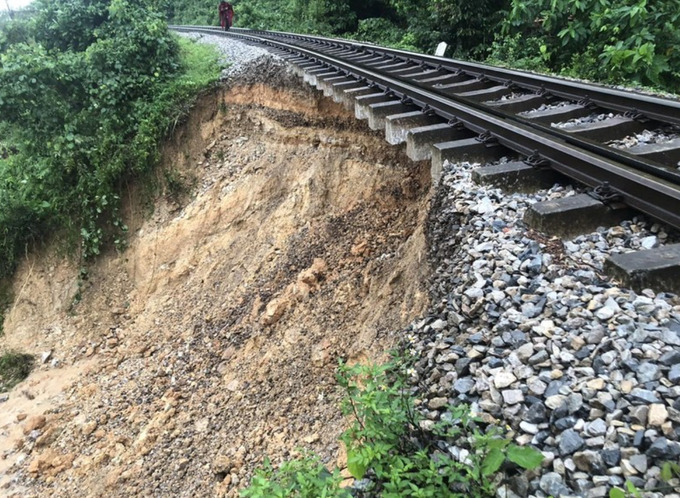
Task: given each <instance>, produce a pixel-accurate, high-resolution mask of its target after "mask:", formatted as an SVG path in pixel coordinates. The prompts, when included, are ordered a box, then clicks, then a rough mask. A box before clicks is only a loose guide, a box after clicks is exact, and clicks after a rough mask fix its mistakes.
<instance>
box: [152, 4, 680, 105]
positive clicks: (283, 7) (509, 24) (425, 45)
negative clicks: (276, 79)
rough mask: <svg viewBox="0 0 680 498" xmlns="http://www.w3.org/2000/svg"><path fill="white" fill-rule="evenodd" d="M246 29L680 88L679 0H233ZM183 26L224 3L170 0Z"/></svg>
mask: <svg viewBox="0 0 680 498" xmlns="http://www.w3.org/2000/svg"><path fill="white" fill-rule="evenodd" d="M232 3H233V4H234V9H235V11H236V26H241V27H247V28H254V29H273V30H283V31H294V32H302V33H318V34H323V35H329V36H340V37H349V38H354V39H358V40H364V41H369V42H374V43H379V44H382V45H388V46H394V47H399V48H405V49H412V50H418V51H424V52H427V53H432V52H433V51H434V48H435V47H436V45H437V44H438V43H439V42H441V41H445V42H447V43H448V44H449V47H450V48H449V51H448V53H447V55H449V56H453V57H460V58H466V59H474V60H479V61H487V62H489V63H492V64H500V65H508V66H512V67H516V68H520V69H529V70H538V71H544V72H551V73H558V74H563V75H566V76H573V77H578V78H589V79H592V80H596V81H601V82H605V83H628V84H642V85H647V86H650V85H651V86H653V87H655V88H659V89H662V90H667V91H673V92H678V91H680V78H679V77H678V76H679V75H680V50H678V47H679V46H680V8H679V7H678V2H677V0H658V1H654V2H652V1H651V0H626V1H623V2H622V1H620V0H478V1H476V2H469V1H466V0H334V1H331V0H233V2H232ZM165 12H166V14H167V15H168V18H169V19H171V20H172V22H174V23H178V24H209V25H216V24H217V6H216V4H215V5H213V4H206V3H205V2H203V1H202V0H182V1H179V0H165Z"/></svg>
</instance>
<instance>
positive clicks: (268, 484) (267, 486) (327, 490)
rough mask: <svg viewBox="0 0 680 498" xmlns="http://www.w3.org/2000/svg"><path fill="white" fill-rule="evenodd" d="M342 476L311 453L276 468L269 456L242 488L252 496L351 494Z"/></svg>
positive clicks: (334, 497)
mask: <svg viewBox="0 0 680 498" xmlns="http://www.w3.org/2000/svg"><path fill="white" fill-rule="evenodd" d="M341 481H342V478H341V477H340V473H339V472H338V471H337V469H336V470H335V472H333V473H332V474H331V473H330V472H329V471H328V469H326V467H324V465H323V464H322V463H321V461H320V460H319V458H318V457H316V456H313V455H307V456H305V457H304V458H301V459H298V460H292V461H290V462H285V463H283V464H282V465H281V467H280V468H279V469H278V470H274V468H273V467H272V465H271V463H270V462H269V460H265V463H264V466H263V468H262V469H258V470H257V472H256V473H255V475H254V476H253V478H252V480H251V482H250V486H249V487H248V488H247V489H245V490H243V491H242V492H241V496H244V497H249V498H288V497H301V498H311V497H315V498H317V497H318V498H350V497H351V495H350V494H349V492H347V491H346V490H343V489H341V488H340V482H341Z"/></svg>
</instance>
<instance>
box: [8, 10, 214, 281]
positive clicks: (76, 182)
mask: <svg viewBox="0 0 680 498" xmlns="http://www.w3.org/2000/svg"><path fill="white" fill-rule="evenodd" d="M34 5H35V6H36V8H37V12H36V14H35V15H34V16H33V17H32V18H30V19H28V20H23V21H21V22H19V23H16V24H15V23H11V24H10V26H8V29H3V31H2V32H0V129H1V130H3V131H4V132H5V133H4V138H3V140H4V141H5V142H9V143H11V148H12V150H13V153H11V154H5V156H6V157H4V159H0V235H1V237H0V277H2V276H5V275H8V274H10V273H11V272H12V270H13V268H14V266H15V262H16V258H17V257H18V255H19V254H21V253H23V251H24V250H25V247H26V244H28V243H30V242H31V241H36V240H40V239H42V238H43V237H44V236H45V235H46V234H47V233H50V232H52V231H54V230H62V229H64V228H66V229H67V231H70V233H76V234H78V237H79V238H80V240H81V243H82V254H83V256H85V257H87V256H89V255H92V254H96V253H97V252H98V251H99V250H100V248H101V246H102V244H103V243H104V242H105V241H106V240H107V238H109V239H111V240H113V239H116V238H117V237H119V236H120V234H121V232H122V231H124V230H125V227H124V226H123V224H122V222H121V221H120V218H119V216H118V214H117V212H118V207H119V206H118V204H119V203H118V192H119V191H120V187H121V184H122V182H124V181H126V180H128V179H130V178H131V177H133V176H136V175H140V174H142V173H144V172H146V171H148V170H149V168H150V166H151V165H152V164H154V162H155V160H156V158H157V144H158V139H159V138H160V137H161V135H162V133H163V131H164V129H165V126H166V125H167V123H168V121H169V113H170V112H171V110H172V107H174V106H176V105H177V103H178V101H179V100H181V99H182V98H186V97H187V91H188V90H189V89H191V90H192V91H195V90H196V88H195V87H196V82H191V81H186V80H182V79H181V78H180V79H176V78H177V76H178V75H179V74H181V73H182V67H181V64H180V50H179V46H178V44H177V41H176V39H175V37H174V36H173V35H172V34H171V33H170V32H169V31H168V29H167V25H166V20H165V18H164V15H163V14H162V13H161V12H159V11H157V10H156V9H155V8H154V6H153V2H151V1H150V0H135V1H132V0H59V1H56V0H37V2H36V3H35V4H34ZM213 64H215V62H214V61H213ZM215 67H216V64H215ZM214 74H217V71H216V70H215V71H214ZM200 84H204V82H202V83H200ZM0 145H1V144H0ZM7 146H8V144H7V143H5V147H7Z"/></svg>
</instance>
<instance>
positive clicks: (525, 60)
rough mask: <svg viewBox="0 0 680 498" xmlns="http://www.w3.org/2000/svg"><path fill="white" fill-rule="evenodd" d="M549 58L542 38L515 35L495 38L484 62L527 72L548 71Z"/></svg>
mask: <svg viewBox="0 0 680 498" xmlns="http://www.w3.org/2000/svg"><path fill="white" fill-rule="evenodd" d="M550 56H551V54H550V52H548V48H547V45H546V43H545V40H544V39H543V38H539V37H528V38H527V37H524V36H522V35H520V34H519V33H517V34H515V35H509V36H507V37H505V38H500V37H499V38H497V39H496V41H494V42H493V44H492V45H491V49H490V51H489V55H488V57H487V60H486V62H487V63H488V64H493V65H496V66H510V67H512V68H515V69H524V70H527V71H548V70H549V69H548V66H547V63H548V61H549V60H550Z"/></svg>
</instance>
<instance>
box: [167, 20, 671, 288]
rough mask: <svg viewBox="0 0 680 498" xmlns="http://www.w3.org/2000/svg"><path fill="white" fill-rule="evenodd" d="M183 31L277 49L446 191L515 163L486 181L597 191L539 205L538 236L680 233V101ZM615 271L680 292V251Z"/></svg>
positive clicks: (352, 48)
mask: <svg viewBox="0 0 680 498" xmlns="http://www.w3.org/2000/svg"><path fill="white" fill-rule="evenodd" d="M173 29H176V30H178V31H193V32H206V33H210V34H219V33H222V34H224V35H225V36H232V37H237V38H239V39H241V40H242V41H246V42H250V43H257V44H264V45H267V46H269V47H271V49H273V50H274V51H276V52H277V53H278V54H279V55H281V56H282V57H283V58H285V59H286V60H288V61H289V62H290V63H292V64H294V65H295V66H296V67H297V68H298V70H299V71H300V73H301V74H302V75H304V77H305V80H306V81H308V82H309V83H311V84H313V85H316V86H317V87H318V88H319V89H321V90H323V91H324V93H325V94H326V95H327V96H333V98H334V100H336V101H338V102H343V103H344V104H345V105H347V106H348V107H350V108H354V109H355V113H356V115H357V117H358V118H367V119H368V122H369V126H370V127H371V128H373V129H385V133H386V139H387V140H388V141H389V142H390V143H393V144H397V143H402V142H406V144H407V153H408V155H409V157H411V159H414V160H428V159H429V160H431V161H432V174H433V180H434V181H436V180H437V179H438V176H439V174H440V173H441V168H442V165H443V163H444V162H445V161H446V160H453V159H456V160H465V159H467V160H475V161H482V162H484V161H486V162H490V161H491V160H493V159H496V158H499V157H508V156H509V157H512V158H513V160H512V161H511V162H509V163H505V164H503V165H501V166H496V167H486V168H481V170H480V173H479V174H478V175H477V176H478V178H479V179H480V181H487V182H490V183H495V184H497V185H499V186H505V187H507V186H508V185H509V184H517V183H522V182H529V183H532V182H534V183H536V182H538V183H541V182H544V183H545V182H548V183H549V182H551V181H554V178H555V175H563V176H566V177H569V178H571V179H573V180H575V181H577V182H579V183H581V184H583V185H585V186H586V187H587V189H588V191H587V193H586V194H582V195H577V196H573V197H570V198H565V199H564V200H563V202H562V203H555V202H551V203H539V205H536V206H534V207H533V208H532V209H531V210H530V211H529V212H527V215H526V217H525V220H526V221H527V222H528V223H529V224H530V225H532V226H534V227H536V228H537V229H540V230H544V231H547V232H552V233H555V234H557V235H562V236H568V235H573V234H575V233H576V232H574V230H578V229H579V228H581V229H582V230H588V229H589V228H591V229H594V228H596V227H597V226H598V224H599V225H601V224H610V223H616V222H617V220H619V221H620V220H621V219H623V218H625V217H626V216H630V208H632V209H634V210H639V211H641V212H643V213H645V214H647V215H649V216H651V217H652V218H655V219H657V220H659V221H661V222H663V223H666V224H668V225H670V226H672V227H674V228H676V229H680V168H679V165H680V102H678V101H675V100H670V99H664V98H660V97H656V96H651V95H645V94H641V93H635V92H627V91H623V90H619V89H614V88H609V87H604V86H599V85H591V84H585V83H582V82H576V81H570V80H564V79H560V78H553V77H548V76H542V75H535V74H531V73H526V72H521V71H513V70H509V69H503V68H497V67H491V66H486V65H482V64H476V63H470V62H463V61H458V60H452V59H446V58H442V57H435V56H428V55H423V54H416V53H412V52H405V51H401V50H395V49H389V48H383V47H378V46H373V45H368V44H362V43H356V42H351V41H346V40H338V39H330V38H323V37H313V36H306V35H299V34H292V33H281V32H273V31H254V30H245V29H232V30H230V31H229V32H226V33H225V32H222V31H220V30H219V28H212V27H197V26H174V27H173ZM483 170H486V171H483ZM540 204H550V205H540ZM589 224H590V225H592V226H590V227H588V225H589ZM638 256H639V255H638ZM608 266H609V269H610V270H611V271H612V272H613V273H615V274H617V276H619V277H621V278H623V279H624V280H627V281H628V283H629V284H631V285H633V286H636V287H643V286H645V285H647V284H649V283H650V282H654V283H658V284H660V285H661V286H662V287H664V288H666V289H668V290H674V291H676V292H680V283H679V282H680V245H670V246H666V247H664V248H661V249H655V250H652V251H644V254H643V255H642V257H637V259H636V256H635V255H632V256H631V255H622V256H616V257H612V259H611V264H609V265H608Z"/></svg>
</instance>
